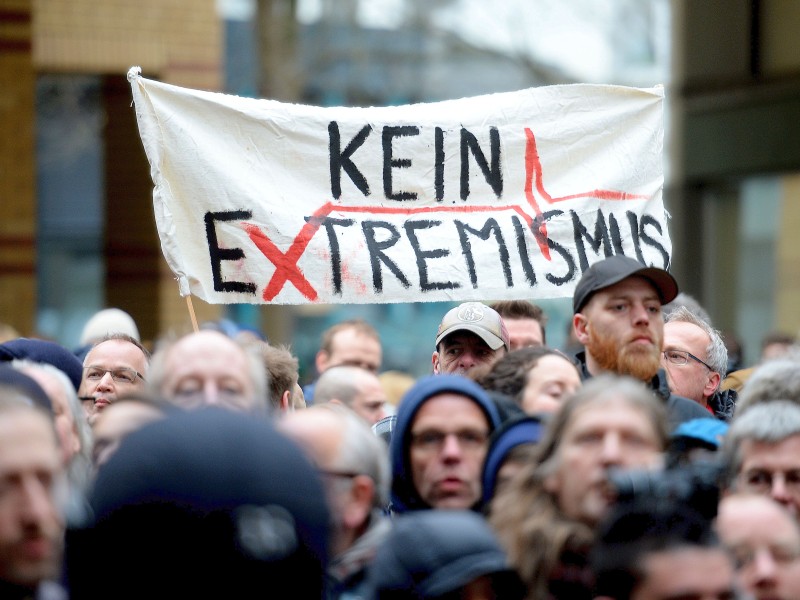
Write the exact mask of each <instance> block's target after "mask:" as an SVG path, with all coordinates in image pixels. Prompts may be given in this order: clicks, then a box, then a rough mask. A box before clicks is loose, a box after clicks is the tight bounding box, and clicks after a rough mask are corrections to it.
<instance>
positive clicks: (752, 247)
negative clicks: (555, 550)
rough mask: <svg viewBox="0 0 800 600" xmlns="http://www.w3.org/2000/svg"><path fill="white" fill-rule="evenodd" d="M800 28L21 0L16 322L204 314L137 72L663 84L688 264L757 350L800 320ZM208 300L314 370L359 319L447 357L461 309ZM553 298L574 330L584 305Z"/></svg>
mask: <svg viewBox="0 0 800 600" xmlns="http://www.w3.org/2000/svg"><path fill="white" fill-rule="evenodd" d="M798 27H800V2H796V1H795V0H703V1H702V2H698V1H693V0H672V1H670V0H498V1H496V2H486V1H485V0H225V1H223V0H218V1H217V2H214V1H213V0H138V1H137V2H131V1H130V0H102V1H101V0H0V131H2V143H0V323H6V324H9V325H11V326H13V327H14V328H15V329H16V330H17V331H19V332H21V333H22V334H23V335H29V336H34V335H35V336H41V337H47V338H51V339H54V340H56V341H59V342H61V343H63V344H65V345H68V346H72V345H75V343H76V340H77V337H78V335H79V333H80V329H81V327H82V326H83V323H84V322H85V321H86V319H88V318H89V316H90V315H92V314H93V313H94V312H95V311H97V310H98V309H100V308H103V307H105V306H117V307H120V308H122V309H124V310H126V311H128V312H129V313H130V314H132V315H133V316H134V318H135V319H136V321H137V323H138V324H139V328H140V331H141V333H142V336H143V338H145V339H150V340H152V339H154V338H155V337H156V336H158V335H159V334H161V333H163V332H166V331H169V330H173V329H178V330H185V329H186V328H187V327H188V326H189V315H188V311H187V307H186V304H185V301H184V299H182V298H180V296H179V295H178V289H177V285H176V283H175V281H174V279H173V275H172V273H171V272H170V271H169V269H168V267H167V265H166V263H165V261H164V260H163V258H162V255H161V250H160V247H159V243H158V239H157V234H156V229H155V224H154V220H153V214H152V202H151V197H152V180H151V179H150V175H149V167H148V164H147V161H146V158H145V156H144V152H143V149H142V145H141V141H140V139H139V135H138V130H137V128H136V122H135V116H134V112H133V109H132V106H131V94H130V88H129V84H128V82H127V80H126V78H125V74H126V72H127V70H128V69H129V68H130V67H131V66H134V65H139V66H141V67H142V73H143V75H144V76H145V77H147V78H150V79H159V80H162V81H166V82H169V83H173V84H176V85H180V86H184V87H192V88H198V89H207V90H213V91H225V92H228V93H233V94H238V95H244V96H254V97H265V98H273V99H277V100H282V101H291V102H303V103H310V104H317V105H354V106H366V105H388V104H402V103H413V102H429V101H437V100H443V99H449V98H459V97H464V96H476V95H480V94H485V93H491V92H501V91H509V90H516V89H522V88H526V87H532V86H541V85H550V84H557V83H572V82H595V83H614V84H624V85H636V86H651V85H655V84H664V85H665V86H666V89H667V94H666V96H667V101H666V107H667V114H666V115H665V123H666V135H667V139H666V152H665V173H666V176H667V183H666V186H665V205H666V207H667V209H668V211H669V212H670V214H671V215H672V221H671V225H670V234H671V237H672V240H673V272H674V274H675V275H676V277H677V278H678V280H679V282H680V283H681V286H682V288H683V291H686V292H688V293H689V294H691V295H693V296H694V297H695V298H697V299H698V300H700V301H701V302H702V303H703V304H704V305H705V306H706V308H707V309H708V310H709V312H710V314H711V315H712V317H713V318H714V321H715V325H716V326H717V327H718V328H721V329H724V330H726V331H729V332H732V333H734V334H735V335H736V336H737V337H739V339H740V340H741V341H742V344H743V346H744V351H745V355H746V357H747V360H748V361H753V360H755V358H756V356H757V353H758V343H759V341H760V339H761V336H762V335H763V334H764V333H766V332H767V331H772V330H776V329H780V330H784V331H788V332H792V333H796V332H797V331H798V328H800V311H798V309H797V307H798V306H800V239H799V237H798V236H797V235H796V233H795V232H796V231H797V230H798V227H795V224H798V225H800V176H798V173H800V131H798V130H800V46H798V45H797V44H796V43H795V39H796V31H797V30H798ZM487 300H491V299H489V298H487ZM193 304H194V307H195V309H196V311H197V313H198V318H199V319H200V320H211V319H219V318H226V319H230V320H232V321H235V322H237V323H241V324H243V325H247V326H251V327H258V328H259V329H261V330H262V331H264V332H265V333H266V334H267V335H268V336H269V338H270V339H272V340H274V341H276V342H281V343H290V344H291V345H292V349H293V351H294V352H295V354H297V355H298V356H299V358H300V360H301V369H302V370H303V375H304V376H305V377H310V376H311V375H313V373H311V372H310V370H311V369H313V366H311V365H312V357H313V354H314V352H315V351H316V349H317V345H318V342H319V335H320V333H321V331H322V330H323V329H324V328H326V327H327V326H329V325H330V324H332V323H334V322H336V321H338V320H340V319H342V318H347V317H352V316H360V317H364V318H366V319H367V320H369V321H370V322H371V323H373V324H374V325H375V326H376V327H377V328H378V329H379V330H380V331H381V334H382V336H383V339H384V347H385V359H384V368H386V369H399V370H405V371H408V372H411V373H414V374H422V373H424V372H427V371H428V369H429V364H430V362H429V361H430V353H431V352H432V350H433V335H434V332H435V329H436V326H437V324H438V321H439V319H440V317H441V316H442V314H444V312H445V311H446V310H447V308H449V307H450V306H451V305H450V304H448V305H443V304H441V303H425V304H424V303H419V304H393V305H371V304H365V305H350V306H330V305H313V306H301V307H288V306H265V307H258V306H242V305H237V306H212V305H207V304H205V303H203V302H201V301H199V300H197V299H195V300H194V301H193ZM539 304H541V305H542V306H543V307H544V308H545V309H546V311H547V312H548V314H549V315H550V323H549V326H548V341H549V342H550V343H551V344H552V345H555V346H560V345H562V344H563V343H565V332H566V327H567V323H568V321H569V317H570V309H569V302H567V301H552V300H551V301H542V302H539ZM409 323H411V324H413V327H409Z"/></svg>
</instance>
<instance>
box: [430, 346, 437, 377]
mask: <svg viewBox="0 0 800 600" xmlns="http://www.w3.org/2000/svg"><path fill="white" fill-rule="evenodd" d="M431 365H432V366H433V373H434V375H438V374H439V352H437V351H436V350H434V351H433V355H432V356H431Z"/></svg>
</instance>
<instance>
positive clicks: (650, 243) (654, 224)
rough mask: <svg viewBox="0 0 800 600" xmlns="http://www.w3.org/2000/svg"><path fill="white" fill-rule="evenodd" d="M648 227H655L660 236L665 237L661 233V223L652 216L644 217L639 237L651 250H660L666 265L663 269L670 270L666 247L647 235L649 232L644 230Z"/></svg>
mask: <svg viewBox="0 0 800 600" xmlns="http://www.w3.org/2000/svg"><path fill="white" fill-rule="evenodd" d="M647 225H650V226H652V227H654V228H655V229H656V231H658V233H659V235H663V232H662V231H661V223H659V222H658V221H657V220H656V219H655V218H654V217H652V216H651V215H642V219H641V222H640V227H641V228H640V229H639V235H640V236H641V237H642V241H643V242H644V243H645V244H647V245H648V246H650V247H651V248H654V249H656V250H658V252H659V254H661V257H662V258H663V259H664V264H663V265H662V268H664V269H667V268H669V254H668V253H667V250H666V249H665V248H664V246H662V245H661V244H659V243H658V241H657V240H656V239H654V238H652V237H650V236H649V235H647V232H646V231H645V230H644V228H645V226H647Z"/></svg>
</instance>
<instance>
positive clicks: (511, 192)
mask: <svg viewBox="0 0 800 600" xmlns="http://www.w3.org/2000/svg"><path fill="white" fill-rule="evenodd" d="M128 79H129V81H130V83H131V87H132V90H133V99H134V103H135V107H136V117H137V119H138V123H139V131H140V134H141V137H142V141H143V143H144V148H145V151H146V153H147V157H148V159H149V161H150V166H151V175H152V178H153V182H154V184H155V188H154V193H153V202H154V207H155V216H156V224H157V227H158V233H159V236H160V239H161V246H162V249H163V252H164V256H165V258H166V260H167V262H168V263H169V265H170V267H171V268H172V270H173V271H174V272H175V274H176V276H177V278H178V281H179V289H180V292H181V294H182V295H184V296H186V295H188V294H193V295H195V296H197V297H199V298H201V299H203V300H205V301H207V302H210V303H249V304H257V303H276V304H304V303H312V302H321V303H383V302H419V301H463V300H487V299H514V298H529V299H537V298H556V297H564V296H571V295H572V290H573V287H574V285H575V283H576V282H577V279H578V277H579V276H580V274H581V273H582V272H583V271H584V270H585V269H586V268H587V267H588V266H589V265H590V264H592V263H593V262H595V261H597V260H598V259H600V258H602V257H605V256H608V255H611V254H626V255H628V256H632V257H635V258H637V259H639V260H640V261H641V262H644V263H647V264H649V265H655V266H658V267H662V268H667V267H668V266H669V263H670V256H671V252H672V245H671V242H670V239H669V233H668V230H667V216H666V213H665V210H664V207H663V203H662V187H663V169H662V145H663V124H662V120H663V114H662V113H663V100H664V94H663V89H662V88H661V87H655V88H652V89H641V88H630V87H621V86H610V85H588V84H586V85H584V84H576V85H563V86H547V87H541V88H531V89H526V90H522V91H519V92H510V93H501V94H491V95H486V96H478V97H473V98H464V99H461V100H451V101H444V102H436V103H428V104H415V105H406V106H394V107H370V108H352V107H324V108H323V107H314V106H305V105H295V104H287V103H281V102H277V101H271V100H264V99H253V98H241V97H236V96H229V95H225V94H220V93H213V92H206V91H198V90H191V89H184V88H180V87H175V86H172V85H167V84H164V83H160V82H156V81H152V80H148V79H145V78H143V77H142V76H141V74H140V71H139V69H138V67H134V68H132V69H131V70H130V71H129V73H128Z"/></svg>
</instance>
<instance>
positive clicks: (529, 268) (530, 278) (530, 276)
mask: <svg viewBox="0 0 800 600" xmlns="http://www.w3.org/2000/svg"><path fill="white" fill-rule="evenodd" d="M511 222H512V223H513V224H514V231H515V232H516V238H517V251H518V252H519V260H520V262H521V263H522V270H523V272H524V273H525V279H526V280H527V282H528V283H529V284H530V285H531V287H533V286H535V285H536V272H535V271H534V270H533V265H532V264H531V257H530V255H529V254H528V242H527V239H528V238H527V236H526V235H525V229H524V227H523V226H522V221H520V220H519V217H517V216H514V217H511Z"/></svg>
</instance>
